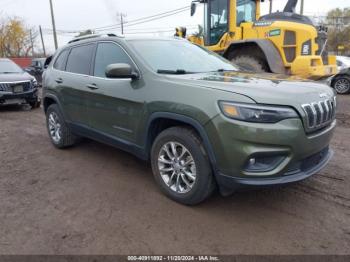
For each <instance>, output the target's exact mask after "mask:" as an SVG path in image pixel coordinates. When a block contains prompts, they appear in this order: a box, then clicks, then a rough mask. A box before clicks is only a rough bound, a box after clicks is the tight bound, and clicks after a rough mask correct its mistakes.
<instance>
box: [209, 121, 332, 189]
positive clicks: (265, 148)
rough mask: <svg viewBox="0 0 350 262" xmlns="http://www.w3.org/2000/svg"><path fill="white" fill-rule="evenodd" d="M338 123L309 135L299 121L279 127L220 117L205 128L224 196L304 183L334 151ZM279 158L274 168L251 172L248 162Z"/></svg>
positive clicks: (280, 124)
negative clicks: (246, 188) (248, 189)
mask: <svg viewBox="0 0 350 262" xmlns="http://www.w3.org/2000/svg"><path fill="white" fill-rule="evenodd" d="M335 126H336V121H334V122H333V123H332V124H330V125H329V126H328V127H326V128H324V129H322V130H319V131H317V132H316V133H312V134H306V133H305V131H304V126H303V124H302V121H301V120H300V119H287V120H283V121H281V122H279V123H276V124H257V123H246V122H241V121H235V120H230V119H227V118H226V117H224V116H222V115H218V116H217V117H215V118H214V119H212V121H210V122H209V123H208V124H207V125H206V131H207V134H208V135H209V139H210V142H211V146H212V148H213V153H214V155H215V163H214V168H215V170H214V171H215V174H216V179H217V183H218V185H219V187H220V190H221V192H222V193H223V194H225V195H226V194H228V193H229V192H232V191H234V190H236V189H237V188H240V187H242V186H268V185H277V184H285V183H291V182H296V181H300V180H303V179H305V178H307V177H309V176H311V175H313V174H315V173H317V172H318V171H319V170H320V169H322V168H323V167H324V166H325V165H326V164H327V163H328V161H329V160H330V159H331V157H332V155H333V152H332V151H331V150H329V144H330V141H331V138H332V136H333V132H334V129H335ZM275 156H276V157H280V158H281V159H282V160H281V161H277V162H273V164H272V165H271V169H264V170H254V171H251V170H249V168H248V167H247V164H249V160H250V159H252V158H255V157H257V159H259V157H263V158H264V157H272V158H273V157H275Z"/></svg>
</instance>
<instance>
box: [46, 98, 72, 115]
mask: <svg viewBox="0 0 350 262" xmlns="http://www.w3.org/2000/svg"><path fill="white" fill-rule="evenodd" d="M52 104H56V105H57V106H58V108H59V109H60V111H61V113H62V115H63V117H64V118H65V119H67V116H66V115H65V113H64V110H63V108H62V105H61V103H60V100H59V99H58V98H57V96H55V95H54V94H46V95H45V97H44V98H43V107H44V112H45V113H46V111H47V109H48V108H49V106H50V105H52Z"/></svg>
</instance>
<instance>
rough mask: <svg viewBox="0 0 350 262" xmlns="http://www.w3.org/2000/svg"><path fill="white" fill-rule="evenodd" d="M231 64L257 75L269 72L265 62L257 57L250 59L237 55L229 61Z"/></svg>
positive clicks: (249, 57) (247, 56) (246, 56)
mask: <svg viewBox="0 0 350 262" xmlns="http://www.w3.org/2000/svg"><path fill="white" fill-rule="evenodd" d="M231 62H232V63H234V64H236V65H238V66H240V67H241V68H242V69H244V70H247V71H251V72H257V73H262V72H269V69H268V66H267V64H266V62H265V61H263V60H262V59H259V58H257V57H252V56H249V55H238V56H235V57H233V58H232V59H231Z"/></svg>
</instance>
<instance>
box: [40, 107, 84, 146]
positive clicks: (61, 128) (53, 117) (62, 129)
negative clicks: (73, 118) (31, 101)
mask: <svg viewBox="0 0 350 262" xmlns="http://www.w3.org/2000/svg"><path fill="white" fill-rule="evenodd" d="M46 125H47V130H48V133H49V136H50V139H51V142H52V144H53V145H54V146H55V147H57V148H59V149H63V148H66V147H70V146H73V145H74V144H75V143H76V142H77V141H78V137H77V136H76V135H74V134H73V133H72V131H71V130H70V128H69V126H68V125H67V124H66V123H65V121H64V118H63V115H62V113H61V111H60V110H59V108H58V106H57V105H56V104H52V105H50V106H49V108H48V109H47V112H46Z"/></svg>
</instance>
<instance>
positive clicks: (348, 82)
mask: <svg viewBox="0 0 350 262" xmlns="http://www.w3.org/2000/svg"><path fill="white" fill-rule="evenodd" d="M333 88H334V89H335V91H336V92H337V94H340V95H345V94H349V93H350V77H349V76H345V75H341V76H338V77H336V78H335V80H334V81H333Z"/></svg>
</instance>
